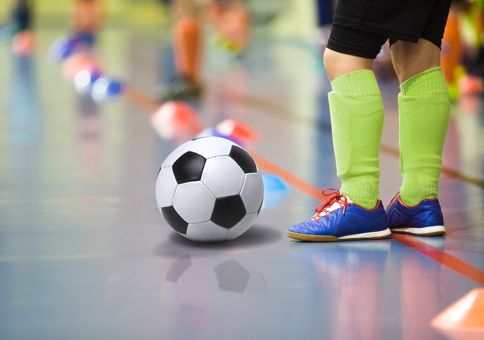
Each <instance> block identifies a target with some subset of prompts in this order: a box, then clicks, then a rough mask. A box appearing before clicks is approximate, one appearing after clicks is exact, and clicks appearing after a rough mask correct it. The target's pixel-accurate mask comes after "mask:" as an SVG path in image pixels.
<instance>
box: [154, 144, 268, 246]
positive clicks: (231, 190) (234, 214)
mask: <svg viewBox="0 0 484 340" xmlns="http://www.w3.org/2000/svg"><path fill="white" fill-rule="evenodd" d="M263 198H264V186H263V182H262V176H261V174H260V172H259V169H258V168H257V165H256V163H255V161H254V160H253V159H252V157H251V156H250V155H249V154H248V153H247V151H245V150H244V149H242V148H241V147H240V146H238V145H237V144H235V143H233V142H231V141H229V140H227V139H224V138H220V137H200V138H196V139H192V140H190V141H188V142H186V143H185V144H182V145H181V146H179V147H178V148H177V149H175V150H174V151H173V152H172V153H171V154H170V155H169V156H168V157H167V158H166V160H165V161H164V162H163V164H162V165H161V169H160V172H159V173H158V178H157V180H156V201H157V203H158V207H159V209H160V211H161V213H162V215H163V217H164V218H165V219H166V221H167V222H168V224H169V225H170V226H171V227H172V228H173V229H175V230H176V231H177V232H178V233H179V234H181V235H183V236H184V237H186V238H188V239H190V240H193V241H200V242H223V241H228V240H232V239H234V238H236V237H239V236H240V235H242V234H243V233H245V232H246V231H247V230H248V229H249V228H250V226H251V225H252V224H253V223H254V221H255V220H256V218H257V216H258V215H259V211H260V209H261V207H262V201H263Z"/></svg>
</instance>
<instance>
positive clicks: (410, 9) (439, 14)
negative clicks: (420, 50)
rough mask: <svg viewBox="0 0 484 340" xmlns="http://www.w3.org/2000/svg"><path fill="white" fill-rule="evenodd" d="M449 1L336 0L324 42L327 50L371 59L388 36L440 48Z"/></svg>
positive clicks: (391, 38) (392, 41)
mask: <svg viewBox="0 0 484 340" xmlns="http://www.w3.org/2000/svg"><path fill="white" fill-rule="evenodd" d="M451 1H452V0H339V1H338V5H337V7H336V11H335V13H334V17H333V28H332V30H331V36H330V38H329V41H328V46H327V47H328V48H329V49H330V50H333V51H336V52H340V53H344V54H349V55H354V56H357V57H362V58H369V59H375V57H376V56H377V54H378V53H379V52H380V49H381V46H382V45H383V44H384V43H385V42H386V41H387V40H388V39H390V44H392V43H394V42H395V41H397V40H404V41H409V42H413V43H416V42H418V40H419V39H420V38H423V39H426V40H429V41H430V42H432V43H433V44H435V45H436V46H438V47H439V48H440V46H441V44H442V37H443V36H444V30H445V24H446V23H447V17H448V15H449V9H450V3H451Z"/></svg>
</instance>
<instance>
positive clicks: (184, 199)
mask: <svg viewBox="0 0 484 340" xmlns="http://www.w3.org/2000/svg"><path fill="white" fill-rule="evenodd" d="M214 205H215V197H213V195H212V194H211V193H210V191H208V189H207V188H206V187H205V186H204V185H203V183H202V182H188V183H183V184H180V185H178V186H177V187H176V191H175V198H174V199H173V207H174V208H175V210H176V211H177V213H178V214H179V215H180V216H181V217H182V218H183V219H184V220H185V221H186V222H188V223H201V222H206V221H209V220H210V217H211V216H212V211H213V207H214Z"/></svg>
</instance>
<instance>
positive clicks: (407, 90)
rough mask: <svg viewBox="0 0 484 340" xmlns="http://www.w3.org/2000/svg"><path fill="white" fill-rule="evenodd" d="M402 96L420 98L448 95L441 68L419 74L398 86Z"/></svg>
mask: <svg viewBox="0 0 484 340" xmlns="http://www.w3.org/2000/svg"><path fill="white" fill-rule="evenodd" d="M400 89H401V91H402V94H403V95H404V96H422V95H428V94H437V93H448V90H447V84H446V83H445V78H444V72H443V71H442V67H436V68H432V69H430V70H426V71H423V72H420V73H418V74H416V75H414V76H413V77H411V78H409V79H407V80H406V81H405V82H403V84H402V85H400Z"/></svg>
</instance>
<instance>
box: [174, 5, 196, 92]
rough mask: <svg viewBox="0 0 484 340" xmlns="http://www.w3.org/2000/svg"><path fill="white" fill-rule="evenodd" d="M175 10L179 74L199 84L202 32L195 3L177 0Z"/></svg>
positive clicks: (176, 53)
mask: <svg viewBox="0 0 484 340" xmlns="http://www.w3.org/2000/svg"><path fill="white" fill-rule="evenodd" d="M174 9H175V15H176V20H175V23H174V24H173V46H174V53H175V64H176V70H177V74H178V75H179V76H181V77H183V78H186V79H188V80H190V81H191V82H193V83H195V84H199V83H200V60H201V57H202V31H201V28H200V24H199V23H198V20H197V19H196V8H195V4H194V1H193V0H176V1H175V8H174Z"/></svg>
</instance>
